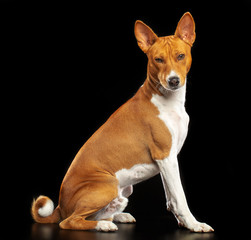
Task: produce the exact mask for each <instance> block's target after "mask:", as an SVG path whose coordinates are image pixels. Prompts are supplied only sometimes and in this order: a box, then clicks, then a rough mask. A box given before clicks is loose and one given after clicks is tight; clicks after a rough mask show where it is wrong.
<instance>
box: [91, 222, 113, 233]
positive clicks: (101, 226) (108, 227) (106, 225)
mask: <svg viewBox="0 0 251 240" xmlns="http://www.w3.org/2000/svg"><path fill="white" fill-rule="evenodd" d="M95 229H96V230H97V231H103V232H110V231H112V232H114V231H117V230H118V227H117V226H116V225H115V224H114V223H113V222H110V221H99V222H98V224H97V226H96V228H95Z"/></svg>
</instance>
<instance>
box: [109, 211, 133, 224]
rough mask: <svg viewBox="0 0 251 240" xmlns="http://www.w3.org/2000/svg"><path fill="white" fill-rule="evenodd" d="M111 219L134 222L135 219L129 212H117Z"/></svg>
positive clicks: (120, 221)
mask: <svg viewBox="0 0 251 240" xmlns="http://www.w3.org/2000/svg"><path fill="white" fill-rule="evenodd" d="M113 221H114V222H119V223H134V222H136V219H135V218H134V217H133V216H132V215H131V214H130V213H119V214H116V215H115V216H114V217H113Z"/></svg>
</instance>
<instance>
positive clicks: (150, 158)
mask: <svg viewBox="0 0 251 240" xmlns="http://www.w3.org/2000/svg"><path fill="white" fill-rule="evenodd" d="M135 36H136V39H137V41H138V45H139V47H140V48H141V49H142V50H143V52H145V53H146V55H147V57H148V67H147V79H146V81H145V83H144V84H143V86H142V87H141V88H140V89H139V90H138V92H137V93H136V94H135V96H134V97H133V98H131V99H130V100H129V101H128V102H127V103H125V104H124V105H123V106H122V107H120V108H119V109H118V110H117V111H116V112H115V113H114V114H112V116H111V117H110V118H109V119H108V121H107V122H106V123H105V124H104V125H103V126H101V127H100V129H99V130H98V131H97V132H96V133H94V135H93V136H92V137H91V138H90V139H89V140H88V141H87V142H86V143H85V144H84V146H83V147H82V148H81V149H80V151H79V152H78V154H77V155H76V157H75V159H74V161H73V162H72V164H71V166H70V168H69V169H68V172H67V173H66V175H65V178H64V180H63V183H62V186H61V190H60V197H59V205H58V206H57V208H56V209H55V210H54V211H53V208H54V207H53V202H52V201H51V200H50V199H49V198H47V197H45V196H40V197H39V198H38V199H37V200H36V201H34V202H33V205H32V215H33V218H34V219H35V221H37V222H41V223H56V222H60V227H61V228H63V229H76V230H87V229H96V230H100V231H115V230H117V229H118V228H117V226H116V225H115V224H114V223H113V222H112V221H117V222H123V223H125V222H135V219H134V217H133V216H132V215H130V214H129V213H123V212H122V211H123V210H124V209H125V207H126V206H127V202H128V200H127V197H129V196H130V195H131V194H132V185H134V184H136V183H139V182H141V181H144V180H146V179H148V178H150V177H152V176H154V175H156V174H158V173H160V174H161V177H162V180H163V185H164V189H165V193H166V199H167V208H168V210H170V211H172V212H173V214H174V215H175V217H176V218H177V220H178V223H179V225H182V226H184V227H186V228H188V229H190V230H191V231H194V232H210V231H213V229H212V228H211V227H210V226H208V225H207V224H205V223H200V222H198V221H197V220H196V219H195V218H194V216H193V215H192V214H191V212H190V210H189V208H188V205H187V202H186V198H185V194H184V192H183V189H182V185H181V181H180V177H179V168H178V162H177V154H178V153H179V151H180V149H181V147H182V145H183V143H184V140H185V138H186V135H187V127H188V122H189V117H188V115H187V113H186V111H185V107H184V102H185V93H186V75H187V73H188V71H189V69H190V66H191V61H192V59H191V53H190V50H191V46H192V44H193V42H194V40H195V25H194V20H193V18H192V16H191V14H190V13H185V14H184V16H183V17H182V18H181V20H180V21H179V23H178V26H177V29H176V31H175V34H174V35H172V36H167V37H157V36H156V35H155V33H154V32H153V31H152V30H151V29H150V28H149V27H148V26H146V25H145V24H144V23H143V22H141V21H136V23H135Z"/></svg>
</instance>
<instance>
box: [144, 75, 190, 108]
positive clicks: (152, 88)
mask: <svg viewBox="0 0 251 240" xmlns="http://www.w3.org/2000/svg"><path fill="white" fill-rule="evenodd" d="M143 88H144V92H145V94H146V95H147V96H149V97H150V98H151V97H152V96H153V94H157V95H159V96H161V97H162V98H163V100H165V101H175V102H177V103H179V104H181V105H183V106H184V105H185V100H186V83H185V84H184V86H183V87H181V88H179V89H177V90H176V91H171V90H167V89H165V88H164V87H163V86H162V85H161V84H160V83H159V82H158V81H156V80H154V79H153V78H151V76H150V75H149V74H147V79H146V81H145V83H144V85H143Z"/></svg>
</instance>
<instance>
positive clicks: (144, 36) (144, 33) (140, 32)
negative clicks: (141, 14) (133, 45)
mask: <svg viewBox="0 0 251 240" xmlns="http://www.w3.org/2000/svg"><path fill="white" fill-rule="evenodd" d="M134 33H135V37H136V39H137V41H138V45H139V47H140V48H141V50H142V51H143V52H144V53H146V52H147V51H148V49H149V48H150V47H151V46H152V45H153V44H154V43H155V41H156V40H157V38H158V37H157V35H156V34H155V33H154V32H153V30H152V29H151V28H149V27H148V26H147V25H146V24H144V23H143V22H142V21H139V20H137V21H136V22H135V27H134Z"/></svg>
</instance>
